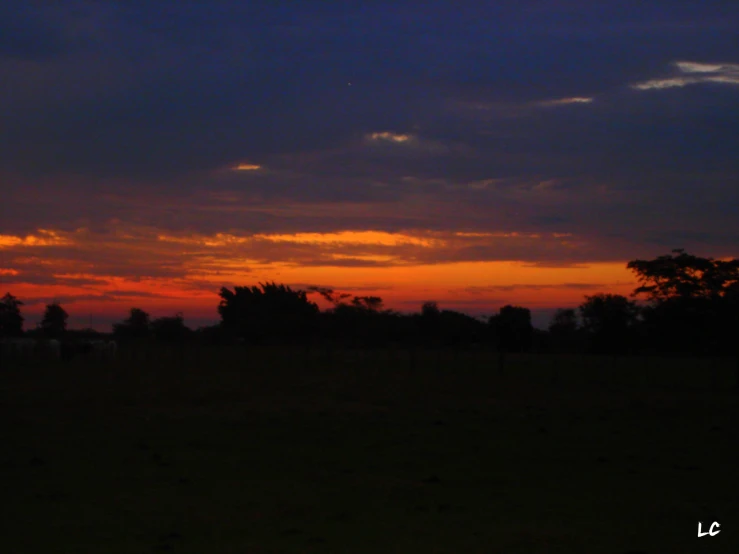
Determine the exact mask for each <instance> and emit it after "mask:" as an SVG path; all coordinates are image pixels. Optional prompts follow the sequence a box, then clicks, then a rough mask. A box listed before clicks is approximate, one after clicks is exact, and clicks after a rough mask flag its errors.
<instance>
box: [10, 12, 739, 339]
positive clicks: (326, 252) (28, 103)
mask: <svg viewBox="0 0 739 554" xmlns="http://www.w3.org/2000/svg"><path fill="white" fill-rule="evenodd" d="M737 29H739V2H724V1H700V2H699V1H690V2H687V1H681V0H660V1H655V2H649V1H645V0H641V1H633V2H632V1H626V0H617V1H616V0H613V1H604V2H592V1H585V0H561V1H547V2H544V1H536V0H529V1H522V2H513V1H501V2H464V1H459V2H451V1H447V2H441V1H432V0H427V1H423V2H421V1H404V0H392V1H382V0H375V1H372V2H360V1H359V0H357V1H354V2H338V1H331V0H321V1H290V2H288V1H274V2H272V1H270V2H267V1H253V2H249V1H241V2H236V1H233V2H222V1H218V0H210V1H208V2H202V1H197V2H196V1H189V0H172V1H170V0H157V1H156V2H154V1H150V0H126V1H125V2H124V1H119V2H111V1H104V0H97V1H94V2H93V1H81V0H65V1H64V2H51V1H48V2H47V1H38V2H34V1H26V2H20V1H18V2H13V1H11V2H3V3H2V7H0V188H1V190H2V195H1V197H0V295H2V294H5V293H6V292H10V293H12V294H13V295H15V296H17V297H19V298H20V299H21V300H22V301H23V302H24V303H25V304H26V305H25V307H24V309H23V310H24V315H25V316H26V318H27V321H26V328H27V329H28V328H32V327H33V326H34V325H35V324H36V322H37V321H38V320H39V317H40V314H41V313H42V311H43V308H44V305H45V304H46V303H49V302H52V301H59V302H61V304H62V306H63V307H64V308H65V309H66V310H67V311H68V312H69V314H70V327H73V328H75V327H83V326H87V325H88V323H89V321H90V318H92V321H93V326H95V327H96V328H98V329H100V330H109V329H110V324H111V323H112V322H113V321H120V320H122V319H123V318H125V317H126V315H127V312H128V310H129V309H130V308H131V307H139V308H142V309H144V310H146V311H148V312H149V313H151V314H152V316H154V317H159V316H164V315H173V314H174V313H175V312H177V311H182V312H184V315H185V321H186V323H187V324H188V325H190V326H192V327H197V326H199V325H203V324H206V323H213V322H215V321H217V319H218V316H217V312H216V307H217V304H218V296H217V293H218V290H219V289H220V287H221V286H228V287H232V286H234V285H255V284H257V283H258V282H264V281H273V280H274V281H276V282H278V283H284V284H287V285H290V286H292V287H294V288H305V287H308V286H312V285H317V286H322V287H331V288H335V289H337V290H339V291H342V292H349V293H352V294H356V295H370V294H371V295H376V296H381V297H382V298H383V299H384V301H385V307H387V308H393V309H396V310H399V311H418V310H419V309H420V306H421V304H422V303H423V302H425V301H429V300H435V301H437V302H438V303H439V306H440V307H441V308H442V309H456V310H460V311H464V312H466V313H469V314H471V315H481V314H485V315H490V314H492V313H495V312H497V310H498V308H499V307H500V306H502V305H504V304H508V303H512V304H517V305H522V306H526V307H529V308H530V309H531V310H532V312H533V314H534V323H535V324H536V325H537V326H539V327H544V326H546V324H547V322H548V319H549V317H550V316H551V313H552V311H553V310H554V309H555V308H557V307H575V306H577V305H579V304H580V303H581V302H582V300H583V297H584V295H586V294H595V293H598V292H612V293H619V294H629V293H631V292H632V291H633V289H634V287H635V286H636V282H635V279H634V275H633V274H632V273H631V272H630V271H628V270H627V269H626V263H627V262H628V261H629V260H631V259H635V258H646V259H649V258H654V257H656V256H659V255H663V254H668V253H669V252H670V250H671V249H673V248H685V249H686V250H687V251H688V252H689V253H692V254H696V255H701V256H713V257H727V256H728V257H739V218H738V217H737V214H739V34H737ZM311 298H312V299H314V300H316V301H317V300H318V298H315V297H313V296H311ZM321 305H322V306H324V305H323V304H321Z"/></svg>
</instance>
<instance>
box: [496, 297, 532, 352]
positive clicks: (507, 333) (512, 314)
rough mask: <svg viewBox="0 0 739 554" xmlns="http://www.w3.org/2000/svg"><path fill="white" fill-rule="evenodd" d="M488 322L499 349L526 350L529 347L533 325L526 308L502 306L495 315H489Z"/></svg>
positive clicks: (509, 350) (504, 350) (507, 350)
mask: <svg viewBox="0 0 739 554" xmlns="http://www.w3.org/2000/svg"><path fill="white" fill-rule="evenodd" d="M488 324H489V326H490V328H491V331H492V333H493V337H494V342H495V344H496V346H497V347H498V350H499V351H501V352H528V351H529V350H530V349H531V339H532V337H533V333H534V327H533V326H532V325H531V311H530V310H529V309H528V308H522V307H520V306H511V305H507V306H503V307H502V308H500V311H499V313H498V314H497V315H494V316H491V317H490V319H489V321H488Z"/></svg>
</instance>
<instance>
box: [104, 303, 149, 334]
mask: <svg viewBox="0 0 739 554" xmlns="http://www.w3.org/2000/svg"><path fill="white" fill-rule="evenodd" d="M150 331H151V322H150V317H149V314H148V313H146V312H145V311H144V310H141V309H139V308H131V311H130V314H129V316H128V319H126V320H125V321H123V323H116V324H114V325H113V334H114V335H116V336H118V337H121V338H146V337H148V336H149V335H150Z"/></svg>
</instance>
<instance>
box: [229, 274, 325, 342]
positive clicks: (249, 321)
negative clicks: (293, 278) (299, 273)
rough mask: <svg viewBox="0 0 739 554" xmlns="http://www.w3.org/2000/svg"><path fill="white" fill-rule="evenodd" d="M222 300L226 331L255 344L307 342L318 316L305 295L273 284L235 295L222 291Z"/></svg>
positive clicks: (238, 289)
mask: <svg viewBox="0 0 739 554" xmlns="http://www.w3.org/2000/svg"><path fill="white" fill-rule="evenodd" d="M219 296H220V297H221V302H220V304H219V305H218V313H219V314H220V316H221V322H222V325H223V327H224V329H225V330H226V331H227V332H229V333H233V334H234V335H235V336H237V337H241V338H244V339H247V340H249V341H252V342H258V343H264V342H277V343H280V342H284V341H290V340H301V341H302V340H306V339H308V334H309V332H310V331H311V330H312V329H313V326H312V324H313V323H314V322H315V317H316V315H317V314H318V306H317V305H316V304H315V303H314V302H310V301H309V300H308V298H307V296H306V292H305V291H303V290H292V289H291V288H290V287H287V286H285V285H277V284H275V283H274V282H272V283H264V284H262V283H260V284H259V286H258V287H257V286H252V287H234V290H233V291H231V290H229V289H228V288H226V287H222V288H221V291H220V293H219Z"/></svg>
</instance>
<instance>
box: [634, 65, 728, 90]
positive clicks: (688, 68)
mask: <svg viewBox="0 0 739 554" xmlns="http://www.w3.org/2000/svg"><path fill="white" fill-rule="evenodd" d="M672 65H673V68H674V70H673V74H672V75H669V76H665V77H662V78H657V79H650V80H647V81H642V82H640V83H634V84H632V85H631V88H633V89H636V90H654V89H665V88H675V87H685V86H688V85H695V84H699V83H723V84H729V85H739V64H735V63H700V62H689V61H677V62H674V63H673V64H672Z"/></svg>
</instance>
